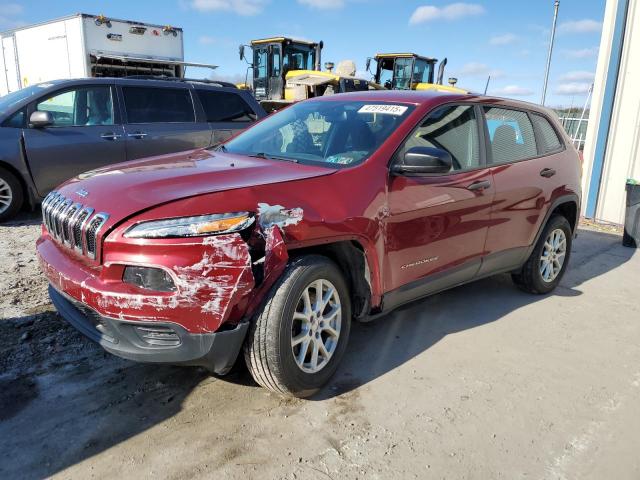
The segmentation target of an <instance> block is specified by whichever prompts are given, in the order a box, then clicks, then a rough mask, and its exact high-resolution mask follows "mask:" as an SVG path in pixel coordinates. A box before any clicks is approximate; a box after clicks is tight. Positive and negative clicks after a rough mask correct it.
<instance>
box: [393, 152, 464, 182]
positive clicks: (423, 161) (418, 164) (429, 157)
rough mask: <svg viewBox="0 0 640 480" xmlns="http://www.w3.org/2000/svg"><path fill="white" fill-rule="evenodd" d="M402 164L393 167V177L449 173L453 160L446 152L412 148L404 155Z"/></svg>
mask: <svg viewBox="0 0 640 480" xmlns="http://www.w3.org/2000/svg"><path fill="white" fill-rule="evenodd" d="M402 160H403V161H402V163H396V164H394V165H393V167H392V169H391V171H392V172H393V173H394V174H395V175H404V176H407V177H420V176H424V175H432V174H435V173H447V172H449V171H451V166H452V165H453V159H452V158H451V154H450V153H449V152H447V151H446V150H442V149H440V148H431V147H413V148H411V149H409V151H407V152H406V153H405V154H404V158H403V159H402Z"/></svg>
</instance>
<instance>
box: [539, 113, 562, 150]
mask: <svg viewBox="0 0 640 480" xmlns="http://www.w3.org/2000/svg"><path fill="white" fill-rule="evenodd" d="M531 118H533V123H535V124H536V127H537V128H538V132H539V133H540V142H541V143H542V144H541V145H539V147H540V153H550V152H555V151H557V150H560V149H561V148H562V142H560V139H559V138H558V134H557V133H556V131H555V129H554V128H553V127H552V126H551V124H550V123H549V120H547V119H546V118H544V117H542V116H540V115H536V114H532V115H531Z"/></svg>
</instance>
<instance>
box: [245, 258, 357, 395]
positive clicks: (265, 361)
mask: <svg viewBox="0 0 640 480" xmlns="http://www.w3.org/2000/svg"><path fill="white" fill-rule="evenodd" d="M350 327H351V304H350V301H349V292H348V289H347V286H346V282H345V280H344V277H343V275H342V273H341V272H340V269H339V268H338V267H337V266H336V265H335V264H334V263H333V262H332V261H331V260H329V259H328V258H325V257H322V256H319V255H309V256H305V257H300V258H297V259H295V260H293V261H292V262H291V264H290V265H289V266H288V267H287V269H286V270H285V272H284V273H283V275H282V278H281V279H280V280H279V282H278V283H277V284H276V285H275V286H274V287H273V288H272V290H271V292H270V293H269V295H268V297H267V299H266V300H265V302H264V304H263V306H262V308H261V309H260V310H259V312H258V313H257V314H256V317H255V319H254V322H253V324H252V326H251V330H250V332H249V336H248V338H247V342H246V344H245V360H246V363H247V366H248V368H249V371H250V372H251V375H252V376H253V378H254V379H255V381H256V382H257V383H258V384H260V385H262V386H263V387H265V388H268V389H270V390H273V391H274V392H276V393H279V394H284V395H291V396H295V397H300V398H303V397H308V396H310V395H313V394H314V393H316V392H317V391H318V390H319V389H320V388H321V387H322V386H323V385H324V384H325V383H327V382H328V381H329V379H330V378H331V376H332V375H333V374H334V373H335V371H336V369H337V368H338V364H339V362H340V360H341V358H342V356H343V355H344V352H345V349H346V347H347V341H348V338H349V330H350Z"/></svg>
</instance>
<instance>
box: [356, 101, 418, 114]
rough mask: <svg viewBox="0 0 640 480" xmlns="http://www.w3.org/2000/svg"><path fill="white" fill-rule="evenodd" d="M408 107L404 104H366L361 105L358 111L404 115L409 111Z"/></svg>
mask: <svg viewBox="0 0 640 480" xmlns="http://www.w3.org/2000/svg"><path fill="white" fill-rule="evenodd" d="M407 108H408V107H405V106H402V105H389V104H382V105H364V106H363V107H360V110H358V113H383V114H387V115H402V114H404V112H406V111H407Z"/></svg>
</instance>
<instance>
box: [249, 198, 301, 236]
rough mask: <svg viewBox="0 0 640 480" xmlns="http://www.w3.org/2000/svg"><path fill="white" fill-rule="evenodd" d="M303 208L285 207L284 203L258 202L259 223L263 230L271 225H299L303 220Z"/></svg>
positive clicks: (282, 226) (281, 226)
mask: <svg viewBox="0 0 640 480" xmlns="http://www.w3.org/2000/svg"><path fill="white" fill-rule="evenodd" d="M303 213H304V212H303V210H302V208H285V207H283V206H282V205H269V204H268V203H258V223H259V225H260V227H261V228H262V229H263V230H266V229H267V228H269V227H273V226H278V227H280V228H284V227H287V226H289V225H297V224H298V223H300V221H301V220H302V215H303Z"/></svg>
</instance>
